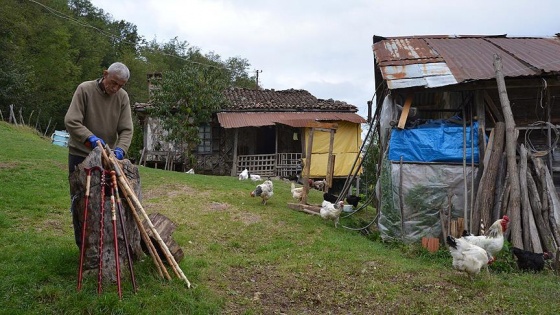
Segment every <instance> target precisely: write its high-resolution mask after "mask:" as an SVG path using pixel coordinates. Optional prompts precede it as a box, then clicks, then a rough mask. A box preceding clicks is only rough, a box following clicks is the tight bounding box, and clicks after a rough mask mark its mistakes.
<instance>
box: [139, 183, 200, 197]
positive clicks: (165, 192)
mask: <svg viewBox="0 0 560 315" xmlns="http://www.w3.org/2000/svg"><path fill="white" fill-rule="evenodd" d="M194 193H197V194H200V192H199V191H198V190H196V189H194V188H192V187H189V186H184V185H158V186H157V187H154V188H151V189H146V190H145V191H143V192H142V195H143V198H145V199H151V198H161V197H168V198H174V197H177V196H181V195H185V194H194Z"/></svg>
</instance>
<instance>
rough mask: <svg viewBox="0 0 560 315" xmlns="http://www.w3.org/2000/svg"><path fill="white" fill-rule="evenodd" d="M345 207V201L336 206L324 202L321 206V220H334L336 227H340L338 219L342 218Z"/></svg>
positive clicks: (335, 204)
mask: <svg viewBox="0 0 560 315" xmlns="http://www.w3.org/2000/svg"><path fill="white" fill-rule="evenodd" d="M343 206H344V201H342V200H341V201H339V202H337V203H334V204H333V203H331V202H328V201H326V200H324V201H323V203H322V204H321V211H320V212H319V214H320V215H321V218H323V219H325V220H333V221H334V227H338V219H339V218H340V213H341V212H342V207H343Z"/></svg>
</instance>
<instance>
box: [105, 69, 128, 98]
mask: <svg viewBox="0 0 560 315" xmlns="http://www.w3.org/2000/svg"><path fill="white" fill-rule="evenodd" d="M126 81H127V80H123V79H120V78H118V77H117V76H116V75H114V74H110V73H109V72H107V70H105V71H103V82H102V84H103V87H104V88H105V93H107V94H109V95H113V94H115V93H117V92H118V91H119V90H120V89H121V88H122V87H123V86H124V85H125V84H126Z"/></svg>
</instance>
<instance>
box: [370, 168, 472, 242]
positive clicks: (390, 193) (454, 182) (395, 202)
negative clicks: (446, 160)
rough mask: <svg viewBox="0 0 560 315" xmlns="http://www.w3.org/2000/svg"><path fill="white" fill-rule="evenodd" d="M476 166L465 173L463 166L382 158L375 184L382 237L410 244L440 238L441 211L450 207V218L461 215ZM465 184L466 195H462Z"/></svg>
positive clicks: (445, 211) (446, 210)
mask: <svg viewBox="0 0 560 315" xmlns="http://www.w3.org/2000/svg"><path fill="white" fill-rule="evenodd" d="M477 169H478V168H477V167H474V168H472V167H470V166H467V167H466V169H465V173H466V174H464V171H463V170H464V168H463V165H453V164H449V165H448V164H417V163H393V162H390V161H388V160H385V161H384V163H383V170H382V172H381V177H380V181H379V183H378V185H380V188H381V189H380V192H379V193H381V196H378V197H381V198H380V200H381V210H380V217H379V224H378V226H379V231H380V233H381V238H382V239H383V240H386V241H400V242H403V243H405V244H411V243H415V242H419V241H421V239H422V237H439V236H440V234H441V222H440V211H442V210H443V213H448V209H449V208H450V207H451V218H452V219H456V218H459V217H461V218H462V217H464V208H465V197H466V198H467V201H468V202H470V200H469V198H470V194H471V192H470V188H471V180H472V176H471V174H472V172H475V173H476V172H477ZM465 177H466V182H465ZM465 185H467V187H468V190H467V194H468V195H467V196H464V193H465V191H464V187H465ZM467 208H469V207H467Z"/></svg>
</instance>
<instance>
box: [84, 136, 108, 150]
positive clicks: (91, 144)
mask: <svg viewBox="0 0 560 315" xmlns="http://www.w3.org/2000/svg"><path fill="white" fill-rule="evenodd" d="M97 141H101V145H102V146H105V141H103V139H101V138H99V137H97V136H96V135H91V136H89V137H88V138H87V140H86V143H85V145H86V147H88V148H92V149H93V148H95V147H96V146H97Z"/></svg>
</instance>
